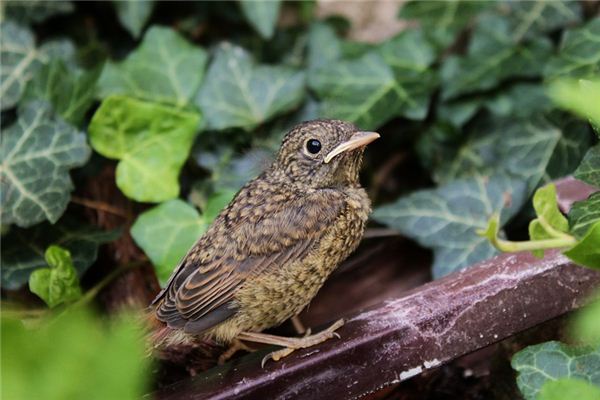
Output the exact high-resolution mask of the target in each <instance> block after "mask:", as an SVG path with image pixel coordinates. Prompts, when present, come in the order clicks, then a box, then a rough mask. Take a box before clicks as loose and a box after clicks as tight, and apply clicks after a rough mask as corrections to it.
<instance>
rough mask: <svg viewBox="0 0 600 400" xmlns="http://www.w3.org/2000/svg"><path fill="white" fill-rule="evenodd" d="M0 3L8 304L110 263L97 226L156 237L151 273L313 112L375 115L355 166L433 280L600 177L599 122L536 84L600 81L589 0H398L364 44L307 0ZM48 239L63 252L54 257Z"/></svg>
mask: <svg viewBox="0 0 600 400" xmlns="http://www.w3.org/2000/svg"><path fill="white" fill-rule="evenodd" d="M2 7H3V8H2V13H3V17H2V23H1V30H2V32H1V49H0V51H1V56H2V71H1V82H0V98H1V108H2V150H1V154H2V157H1V158H2V165H1V167H0V168H1V169H0V174H1V185H2V187H1V189H2V203H1V207H2V273H1V282H2V289H3V291H2V294H3V300H8V301H10V302H11V303H12V302H17V303H23V302H24V303H26V304H28V305H31V304H34V305H35V304H36V301H37V300H36V298H35V297H33V295H31V294H27V295H25V296H24V295H23V293H24V292H27V289H26V287H27V286H29V287H30V288H31V290H32V291H33V292H35V293H37V294H40V293H45V294H43V295H40V296H41V297H42V298H43V299H44V300H45V301H46V303H47V304H49V305H51V306H57V305H60V304H62V305H61V306H60V307H64V306H65V305H67V304H69V303H72V302H74V301H75V302H77V301H78V300H77V299H76V298H79V297H80V296H81V292H80V291H79V292H78V291H77V289H74V287H76V288H79V286H80V281H79V279H82V280H83V286H84V287H94V284H95V283H96V282H98V281H102V279H103V278H104V277H105V275H106V273H107V272H106V271H107V270H110V269H111V268H110V267H109V268H108V269H107V268H103V267H101V266H98V264H101V262H97V257H98V247H99V246H101V245H104V244H106V243H113V244H114V243H125V244H126V245H127V246H129V247H127V248H126V249H125V250H124V247H119V246H113V247H110V249H111V250H112V251H114V252H115V254H113V256H112V260H111V261H112V263H113V264H115V263H116V264H127V263H130V262H132V261H139V260H143V259H144V258H145V257H148V258H149V259H150V261H151V262H152V264H153V265H154V269H155V272H156V276H157V278H158V280H159V281H160V282H161V283H163V284H164V283H165V282H166V279H167V278H168V276H169V275H170V272H171V271H172V269H173V267H174V266H175V265H176V264H177V262H178V260H179V259H180V258H181V257H182V256H183V255H184V254H185V252H186V251H187V249H188V248H189V247H190V246H191V244H192V243H193V242H194V241H195V240H196V239H197V237H198V236H199V235H201V234H202V232H204V230H205V229H206V227H207V226H208V224H210V222H211V221H212V219H213V218H214V217H215V216H216V215H217V214H218V212H219V210H220V209H221V208H222V206H224V205H225V204H226V203H227V202H228V201H229V200H230V199H231V197H232V196H233V195H234V194H235V192H236V191H237V190H238V189H239V187H240V186H241V185H242V184H243V183H244V182H246V181H247V180H249V179H251V178H252V177H254V176H256V175H257V174H258V173H259V172H260V170H261V169H262V168H264V167H265V166H266V165H268V163H269V162H270V160H271V159H272V158H273V156H274V152H275V151H276V149H277V148H278V145H279V141H280V139H281V137H282V135H283V134H284V133H285V132H286V131H287V129H289V128H290V127H291V126H293V125H294V124H295V123H297V122H300V121H303V120H307V119H314V118H338V119H344V120H348V121H352V122H354V123H356V124H357V125H358V126H359V127H360V128H361V129H365V130H367V129H369V130H371V129H372V130H375V129H377V130H378V131H379V132H380V133H381V134H382V139H380V140H379V141H377V142H376V143H373V145H371V146H369V150H368V151H367V158H366V161H365V168H364V173H363V176H362V180H363V183H364V185H365V186H366V187H367V188H369V193H370V196H371V198H372V200H373V201H374V205H375V209H374V213H373V215H372V219H373V222H372V225H373V226H377V224H379V225H383V226H386V227H389V228H392V229H393V230H394V231H396V232H398V233H400V234H402V235H404V236H407V237H410V238H412V239H414V240H415V241H416V242H418V243H419V244H420V245H422V246H424V247H427V248H430V249H431V250H432V251H433V265H432V275H433V277H434V278H437V277H440V276H443V275H446V274H448V273H450V272H453V271H456V270H459V269H461V268H465V267H467V266H469V265H471V264H473V263H475V262H477V261H480V260H482V259H486V258H489V257H491V256H493V255H494V254H496V252H497V250H495V249H494V248H493V247H492V246H491V245H490V244H489V243H488V241H487V239H486V238H484V237H481V236H479V235H477V234H476V231H477V230H480V229H485V228H486V226H487V221H488V219H489V218H490V216H491V215H493V214H494V213H500V223H501V227H502V228H504V229H505V234H506V235H508V237H512V238H516V239H519V238H522V237H523V236H524V232H526V229H525V228H524V227H525V223H526V222H527V221H528V220H529V219H530V217H531V216H532V215H533V211H532V209H531V207H530V206H528V204H529V202H528V200H529V199H530V197H531V195H532V194H533V192H534V190H535V189H536V188H538V187H540V186H541V185H543V184H545V183H547V182H549V181H551V180H553V179H556V178H559V177H563V176H566V175H569V174H573V173H574V172H575V173H576V176H580V177H586V178H584V179H586V181H588V182H589V183H591V184H595V185H596V186H598V185H600V178H598V176H599V175H598V169H599V163H600V162H599V160H600V147H599V146H600V145H599V144H597V141H598V140H597V137H596V136H595V135H594V133H593V131H592V129H591V126H590V124H589V123H588V122H587V121H586V120H585V119H581V118H578V117H576V116H574V115H572V114H570V113H568V112H566V111H562V110H561V109H560V108H559V107H558V106H557V105H556V102H555V101H552V100H551V99H550V97H549V95H548V91H547V90H546V88H547V87H548V85H551V84H553V83H554V82H556V81H557V80H561V79H565V78H571V79H583V80H586V81H587V80H594V79H598V75H599V72H600V19H599V18H598V10H599V6H598V3H597V2H562V1H536V2H495V1H489V2H435V1H427V2H408V3H406V4H404V5H403V7H401V8H400V11H399V15H398V19H399V20H401V21H404V22H405V26H406V29H404V30H402V31H401V32H400V33H399V34H397V35H395V36H393V37H390V38H389V39H385V40H380V41H377V42H375V43H365V42H357V41H354V40H350V39H348V37H349V36H352V31H353V29H355V27H354V26H353V21H349V20H347V19H345V18H343V17H340V16H333V17H328V18H318V17H317V16H316V15H317V14H318V13H317V11H318V7H319V5H318V4H316V3H314V2H297V3H282V2H278V1H272V2H245V1H242V2H218V3H217V2H214V3H202V2H188V3H174V2H152V1H148V2H133V1H131V2H114V3H109V2H104V3H93V2H89V3H70V2H63V1H56V2H42V1H27V2H13V1H9V2H3V4H2ZM582 160H583V163H582ZM576 170H577V171H576ZM107 174H108V175H107ZM106 176H109V179H108V180H107V179H106ZM98 182H101V183H100V185H108V186H113V187H114V186H115V185H116V187H117V188H118V191H119V192H120V193H122V195H124V196H125V197H126V198H127V199H128V200H127V203H126V206H125V208H122V207H121V208H119V207H113V206H112V205H111V201H110V199H109V201H108V202H107V199H98V198H94V197H93V193H95V192H94V190H92V189H90V187H94V184H96V185H97V184H98ZM120 196H121V195H120ZM597 200H598V198H597V196H596V198H595V200H594V201H595V202H592V200H590V203H586V204H588V205H590V207H591V205H594V204H596V205H597V204H598V203H597ZM115 203H119V202H117V201H115ZM86 208H88V210H86ZM89 208H91V209H92V210H97V211H98V210H100V211H102V212H108V213H109V214H110V213H112V214H115V215H117V216H120V217H119V218H120V220H119V223H118V224H116V225H115V224H103V223H102V221H101V219H98V218H90V212H89V211H90V210H89ZM115 208H116V209H115ZM107 210H108V211H107ZM107 228H111V229H107ZM130 235H131V236H130ZM131 237H132V238H133V240H134V241H135V244H136V245H137V246H139V248H141V249H142V250H143V254H142V253H141V252H139V251H138V250H136V249H133V250H132V249H131V247H132V246H133V245H132V243H131ZM50 245H58V246H60V248H62V249H66V250H68V252H66V253H60V256H57V257H59V258H58V259H56V258H55V261H52V262H51V259H52V257H51V254H50V255H49V253H48V252H46V249H47V248H48V247H49V246H50ZM117 250H119V251H117ZM123 253H126V255H127V256H123ZM57 254H58V253H57ZM101 261H102V260H101ZM104 262H106V260H104ZM92 265H94V268H91V269H90V267H91V266H92ZM40 269H42V270H44V271H43V272H36V273H35V274H32V272H34V271H39V270H40ZM75 271H76V274H75ZM86 272H88V273H87V274H86ZM65 276H66V277H68V279H67V278H64V277H65ZM73 276H75V277H77V276H78V277H79V278H78V279H73ZM32 277H33V280H34V282H33V285H32ZM65 282H66V283H65ZM28 284H29V285H28ZM24 287H25V289H23V288H24ZM74 291H75V293H77V294H76V295H75V296H74V295H73V293H74ZM50 298H51V299H52V300H51V301H50V300H49V299H50ZM24 299H25V300H24ZM83 320H85V321H87V320H86V319H85V318H83ZM83 324H84V326H85V324H87V322H83ZM66 325H68V324H66ZM11 326H12V325H10V326H9V325H6V324H3V339H2V340H3V343H2V344H3V348H6V346H11V344H10V343H9V342H7V341H8V340H11V339H10V338H11V337H12V336H11V333H10V331H8V333H7V334H6V335H5V334H4V333H5V332H4V329H5V328H6V329H7V330H8V329H12V328H11ZM15 329H16V328H15ZM65 329H68V328H65ZM109 331H110V330H109ZM109 337H110V335H109ZM5 338H6V340H7V341H5ZM32 340H33V339H32ZM73 340H75V339H73ZM107 340H109V339H107ZM132 340H133V339H132ZM115 343H116V342H115ZM119 345H120V344H115V346H119ZM126 347H127V346H125V348H126ZM547 350H548V349H547V348H540V350H539V351H540V352H542V351H547ZM115 354H118V352H117V353H115ZM565 354H567V355H568V354H569V353H568V352H567V351H565ZM597 354H600V353H598V350H596V355H597ZM519 360H520V361H514V362H515V363H516V364H517V369H518V365H521V364H519V363H527V362H528V361H527V359H526V358H525V357H522V358H520V359H519ZM5 361H6V359H5V357H4V355H3V358H2V362H3V369H4V367H5ZM23 362H25V361H23ZM598 370H600V369H598ZM520 379H522V380H521V382H522V381H523V380H526V378H523V375H521V378H520ZM599 379H600V377H598V376H595V377H592V376H591V375H590V377H589V379H588V381H591V382H594V383H596V384H600V381H599ZM530 380H534V378H531V379H530ZM136 382H137V381H136ZM527 384H529V383H527ZM520 385H521V383H520ZM524 385H525V384H524ZM140 387H141V386H140ZM523 387H525V386H522V388H523ZM138 390H140V389H138ZM527 390H528V389H527ZM527 390H524V391H523V394H524V395H525V396H526V397H528V398H533V397H532V396H533V395H532V394H531V393H534V394H535V393H537V390H539V387H538V388H537V389H536V391H534V392H530V391H527ZM57 393H58V392H57ZM132 393H133V394H132ZM130 395H131V396H134V397H135V391H133V392H131V393H130Z"/></svg>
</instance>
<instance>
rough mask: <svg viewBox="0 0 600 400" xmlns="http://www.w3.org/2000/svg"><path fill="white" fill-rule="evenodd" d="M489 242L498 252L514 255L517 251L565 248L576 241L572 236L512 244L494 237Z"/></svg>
mask: <svg viewBox="0 0 600 400" xmlns="http://www.w3.org/2000/svg"><path fill="white" fill-rule="evenodd" d="M491 242H492V244H493V245H494V247H496V248H497V249H498V250H500V251H504V252H509V253H514V252H517V251H532V250H547V249H556V248H565V247H571V246H574V245H575V244H577V240H576V239H575V238H574V237H572V236H569V237H564V238H557V239H544V240H531V241H524V242H513V241H510V240H504V239H500V238H498V237H496V238H494V240H493V241H491Z"/></svg>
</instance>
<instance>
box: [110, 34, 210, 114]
mask: <svg viewBox="0 0 600 400" xmlns="http://www.w3.org/2000/svg"><path fill="white" fill-rule="evenodd" d="M205 64H206V53H205V52H204V50H202V49H201V48H199V47H197V46H193V45H192V44H190V43H188V42H187V41H186V40H185V39H184V38H182V37H181V36H180V35H179V34H178V33H177V32H175V31H173V30H172V29H170V28H165V27H159V26H154V27H152V28H150V29H149V30H148V32H146V34H145V35H144V40H143V41H142V44H141V46H140V47H139V48H137V49H136V50H135V51H134V52H133V53H132V54H131V55H129V57H128V58H127V59H126V60H125V61H123V62H121V63H117V64H115V63H111V62H109V63H108V64H107V65H106V66H105V67H104V71H103V72H102V76H101V77H100V81H99V82H98V90H99V94H100V97H102V98H104V97H107V96H109V95H114V94H124V95H128V96H133V97H137V98H140V99H144V100H150V101H156V102H164V103H170V104H174V105H176V106H185V105H187V104H188V103H189V102H190V100H191V99H192V98H193V97H194V96H195V95H196V92H197V91H198V88H199V87H200V83H201V82H202V77H203V75H204V66H205Z"/></svg>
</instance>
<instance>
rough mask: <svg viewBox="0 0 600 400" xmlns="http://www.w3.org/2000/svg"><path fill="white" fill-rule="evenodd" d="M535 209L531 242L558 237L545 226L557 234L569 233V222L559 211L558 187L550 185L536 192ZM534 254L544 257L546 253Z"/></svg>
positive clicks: (534, 197)
mask: <svg viewBox="0 0 600 400" xmlns="http://www.w3.org/2000/svg"><path fill="white" fill-rule="evenodd" d="M533 208H534V209H535V213H536V215H537V218H536V219H534V220H532V221H531V222H530V223H529V239H530V240H543V239H552V238H555V237H556V235H555V234H554V233H553V232H552V231H548V229H546V228H545V227H544V225H546V226H549V227H550V229H551V230H552V229H554V230H555V231H557V232H562V233H568V232H569V222H568V221H567V219H566V218H565V216H564V215H562V213H561V212H560V210H559V209H558V203H557V201H556V186H554V185H553V184H550V185H546V186H544V187H541V188H539V189H538V190H536V191H535V193H534V195H533ZM540 220H541V221H540ZM533 254H534V255H536V256H538V257H543V256H544V251H543V250H536V251H534V252H533Z"/></svg>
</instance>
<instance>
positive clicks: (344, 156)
mask: <svg viewBox="0 0 600 400" xmlns="http://www.w3.org/2000/svg"><path fill="white" fill-rule="evenodd" d="M377 138H379V134H378V133H376V132H362V131H360V130H358V129H357V128H356V126H354V125H353V124H351V123H348V122H344V121H338V120H315V121H308V122H303V123H301V124H299V125H296V126H295V127H294V128H293V129H292V130H291V131H289V132H288V134H287V135H286V136H285V137H284V139H283V142H282V144H281V148H280V149H279V154H278V155H277V160H276V161H275V163H274V165H273V167H274V171H276V173H278V174H280V175H282V176H283V177H285V179H290V180H292V181H294V182H295V183H298V184H302V185H307V186H309V187H314V188H322V187H332V186H347V185H350V186H354V185H358V173H359V170H360V164H361V161H362V154H363V152H364V148H365V146H366V145H367V144H369V143H371V142H372V141H373V140H375V139H377Z"/></svg>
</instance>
